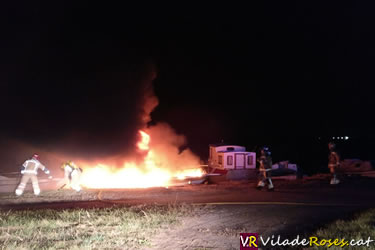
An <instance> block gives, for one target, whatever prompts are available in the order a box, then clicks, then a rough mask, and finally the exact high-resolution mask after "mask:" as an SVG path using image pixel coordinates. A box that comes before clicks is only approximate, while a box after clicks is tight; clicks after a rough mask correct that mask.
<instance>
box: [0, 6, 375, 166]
mask: <svg viewBox="0 0 375 250" xmlns="http://www.w3.org/2000/svg"><path fill="white" fill-rule="evenodd" d="M373 9H374V6H373V5H361V4H360V3H356V4H350V5H345V4H343V3H341V2H340V3H339V4H337V3H336V4H334V3H331V4H330V3H324V4H317V3H310V4H307V3H305V2H301V1H296V2H287V3H285V2H280V1H275V2H267V4H265V3H258V4H252V5H243V6H240V5H233V6H228V5H225V4H215V5H207V6H203V5H200V6H189V5H185V6H182V5H181V6H179V5H175V6H170V5H169V6H162V5H144V6H130V5H121V6H120V5H118V6H115V5H110V4H104V2H102V4H98V5H94V4H92V3H88V4H85V5H76V4H68V3H52V4H49V5H45V4H43V5H42V4H39V5H37V4H35V2H30V3H28V4H20V3H15V4H14V5H13V6H11V5H10V4H8V6H4V7H3V8H1V13H0V20H1V24H2V25H1V37H0V84H1V91H0V109H1V110H0V111H1V125H0V126H1V130H0V137H1V140H3V141H7V140H17V141H21V142H25V143H28V144H31V145H35V146H38V147H41V148H45V149H48V150H50V151H53V150H56V151H64V152H66V153H69V154H81V155H82V156H83V157H90V156H92V155H93V154H95V155H99V156H109V155H111V154H117V153H118V152H126V151H129V150H131V148H133V146H134V142H135V141H136V139H137V132H136V131H137V129H138V128H139V126H140V119H139V116H140V112H142V111H141V110H142V105H143V102H144V98H143V93H144V88H145V86H146V85H147V84H148V83H149V82H150V79H151V75H152V74H153V72H154V71H156V72H157V78H156V79H155V80H154V81H153V86H154V91H155V94H156V96H157V97H158V98H159V102H160V104H159V106H158V107H157V108H156V109H155V110H154V112H153V113H152V114H151V115H152V119H153V121H152V122H151V124H150V125H152V124H153V123H157V122H167V123H169V124H170V125H171V126H172V127H173V128H174V129H175V130H176V131H177V132H178V133H181V134H184V135H186V137H187V140H188V147H190V148H191V150H192V151H193V152H195V153H196V154H198V155H199V156H200V157H202V159H204V158H207V156H208V144H210V143H217V142H221V141H222V140H224V142H228V143H229V142H230V143H235V144H241V145H245V146H247V147H248V149H249V150H253V149H254V148H255V147H256V146H260V145H263V144H268V145H270V146H271V149H273V153H274V156H275V158H276V160H284V159H292V160H295V161H297V162H299V163H302V164H303V163H304V164H305V165H308V164H307V163H306V162H308V160H307V159H311V157H312V155H313V152H319V153H322V152H323V153H322V154H324V159H325V158H326V154H325V151H324V150H326V139H324V138H326V137H330V136H346V135H348V136H350V138H353V139H352V141H355V140H357V142H362V144H358V143H357V144H353V145H355V146H353V147H354V148H355V150H354V149H353V148H352V149H353V150H352V151H351V153H350V152H349V153H348V157H365V158H367V159H370V158H371V157H372V154H371V152H370V151H371V150H370V149H369V148H370V145H373V142H372V138H374V137H375V132H374V129H373V128H374V127H375V124H374V119H373V112H372V107H374V98H373V95H374V94H373V91H372V89H373V87H372V85H373V83H374V80H375V77H374V64H375V61H374V59H375V58H374V56H375V31H374V28H373V27H374V21H375V20H374V19H375V17H374V15H373ZM318 137H321V138H323V139H321V140H320V141H319V140H318ZM347 143H349V142H347ZM2 145H6V143H5V144H4V143H3V144H2ZM358 145H361V146H362V147H363V149H365V150H367V151H366V153H363V150H362V148H359V146H358ZM3 151H4V150H3ZM307 152H309V153H307ZM32 153H33V152H32ZM361 153H362V154H361ZM309 154H310V155H309ZM371 159H373V158H371ZM310 167H311V166H310Z"/></svg>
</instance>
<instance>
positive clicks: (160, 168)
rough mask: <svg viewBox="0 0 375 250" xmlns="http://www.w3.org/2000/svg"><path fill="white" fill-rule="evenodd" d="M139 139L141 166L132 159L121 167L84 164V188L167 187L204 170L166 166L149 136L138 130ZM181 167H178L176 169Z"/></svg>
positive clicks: (164, 157) (166, 155)
mask: <svg viewBox="0 0 375 250" xmlns="http://www.w3.org/2000/svg"><path fill="white" fill-rule="evenodd" d="M139 133H140V135H141V139H140V141H139V142H138V144H137V147H138V149H139V150H140V151H141V152H142V153H144V155H145V157H144V160H143V162H142V163H141V164H140V165H137V164H136V163H134V162H125V163H124V164H123V167H122V168H120V169H119V168H114V167H111V166H108V165H105V164H98V165H97V166H95V167H86V166H84V170H83V173H82V178H81V184H82V185H83V186H85V187H87V188H147V187H166V186H169V185H171V181H172V180H173V179H177V180H184V179H186V178H188V177H200V176H202V175H203V171H202V170H201V169H200V168H199V166H194V168H191V166H188V168H186V169H184V166H178V168H175V166H168V167H165V164H163V162H161V161H163V160H165V159H166V158H168V153H169V152H164V153H165V155H162V156H161V155H160V152H158V154H155V153H154V151H153V150H152V149H151V148H150V141H151V137H150V135H149V134H147V133H146V132H145V131H139ZM175 169H180V170H175Z"/></svg>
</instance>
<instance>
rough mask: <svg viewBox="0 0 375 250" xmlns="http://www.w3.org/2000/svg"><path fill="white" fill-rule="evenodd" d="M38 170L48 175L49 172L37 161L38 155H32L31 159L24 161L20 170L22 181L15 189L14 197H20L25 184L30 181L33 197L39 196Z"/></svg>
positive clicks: (50, 177)
mask: <svg viewBox="0 0 375 250" xmlns="http://www.w3.org/2000/svg"><path fill="white" fill-rule="evenodd" d="M38 169H41V170H42V171H44V173H45V174H47V175H49V174H50V171H49V170H48V169H47V168H46V167H45V166H44V165H43V164H42V163H40V161H39V155H38V154H34V155H33V157H32V158H31V159H29V160H26V161H25V162H24V163H23V165H22V169H21V174H22V179H21V183H20V184H19V185H18V187H17V189H16V195H17V196H20V195H22V194H23V191H24V190H25V187H26V184H27V182H28V181H29V180H30V179H31V183H32V185H33V190H34V194H35V195H39V194H40V188H39V184H38V178H37V175H38ZM48 178H49V179H52V176H51V175H49V176H48Z"/></svg>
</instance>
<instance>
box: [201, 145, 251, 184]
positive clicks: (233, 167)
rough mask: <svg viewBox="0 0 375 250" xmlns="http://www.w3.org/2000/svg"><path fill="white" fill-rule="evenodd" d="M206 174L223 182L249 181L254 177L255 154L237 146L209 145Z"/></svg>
mask: <svg viewBox="0 0 375 250" xmlns="http://www.w3.org/2000/svg"><path fill="white" fill-rule="evenodd" d="M208 172H209V174H220V175H221V176H222V177H221V179H225V180H240V179H249V178H251V177H254V176H255V175H256V153H255V152H249V151H246V148H245V147H243V146H238V145H225V144H210V145H209V159H208ZM211 179H219V178H211Z"/></svg>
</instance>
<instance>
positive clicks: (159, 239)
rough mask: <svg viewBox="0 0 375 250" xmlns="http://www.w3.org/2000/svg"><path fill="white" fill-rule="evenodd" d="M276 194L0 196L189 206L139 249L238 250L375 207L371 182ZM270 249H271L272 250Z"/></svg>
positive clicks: (24, 201) (189, 190) (320, 182)
mask: <svg viewBox="0 0 375 250" xmlns="http://www.w3.org/2000/svg"><path fill="white" fill-rule="evenodd" d="M274 183H275V187H276V190H275V192H268V191H266V190H262V191H258V190H256V189H255V182H251V181H242V182H241V181H237V182H225V183H220V184H212V185H187V186H179V187H169V188H149V189H126V190H125V189H122V190H84V191H83V192H81V193H76V192H73V191H71V190H59V191H56V190H49V191H44V192H42V195H41V196H40V197H35V196H34V195H33V194H32V193H31V192H30V191H29V192H28V193H25V195H24V196H21V197H15V195H14V194H13V193H2V194H0V206H1V207H2V208H3V209H38V208H56V209H61V208H77V207H85V208H87V207H105V206H113V205H116V206H130V205H136V204H171V203H172V204H174V203H188V204H193V205H194V207H196V212H195V214H194V216H191V217H187V218H181V224H179V225H175V226H173V227H171V228H169V229H167V230H163V231H161V232H159V233H157V234H156V235H150V238H151V240H150V241H151V244H152V245H151V247H147V248H144V249H223V250H224V249H239V244H240V239H239V233H258V234H260V235H262V236H263V237H267V236H272V235H275V236H277V235H280V236H281V237H282V238H290V239H291V238H294V237H295V236H296V235H298V234H299V235H308V236H311V235H309V234H310V233H312V232H313V231H314V230H316V229H317V228H319V227H320V226H322V225H324V224H325V223H327V222H331V221H333V220H336V219H338V218H349V217H350V216H352V215H353V214H354V213H356V212H359V211H362V210H364V209H367V208H372V207H374V206H375V199H373V198H374V195H373V190H374V188H375V179H374V178H367V177H360V176H347V177H345V178H344V179H343V183H342V184H340V185H339V186H335V187H332V186H330V185H329V184H328V183H329V176H327V175H319V176H315V177H313V178H304V179H301V180H294V181H285V180H275V181H274ZM273 249H275V248H273Z"/></svg>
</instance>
